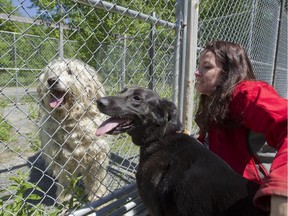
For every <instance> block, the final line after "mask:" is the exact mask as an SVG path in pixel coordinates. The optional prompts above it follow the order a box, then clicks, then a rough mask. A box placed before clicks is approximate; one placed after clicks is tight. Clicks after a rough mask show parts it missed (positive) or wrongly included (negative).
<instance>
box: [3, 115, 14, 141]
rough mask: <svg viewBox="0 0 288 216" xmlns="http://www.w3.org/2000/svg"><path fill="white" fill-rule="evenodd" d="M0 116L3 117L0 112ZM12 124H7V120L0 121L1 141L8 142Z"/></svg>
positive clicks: (10, 137)
mask: <svg viewBox="0 0 288 216" xmlns="http://www.w3.org/2000/svg"><path fill="white" fill-rule="evenodd" d="M0 118H1V119H3V117H2V115H1V114H0ZM12 137H13V136H12V126H11V125H10V124H9V122H8V121H3V120H2V122H1V123H0V141H2V142H9V141H11V140H12V139H13V138H12Z"/></svg>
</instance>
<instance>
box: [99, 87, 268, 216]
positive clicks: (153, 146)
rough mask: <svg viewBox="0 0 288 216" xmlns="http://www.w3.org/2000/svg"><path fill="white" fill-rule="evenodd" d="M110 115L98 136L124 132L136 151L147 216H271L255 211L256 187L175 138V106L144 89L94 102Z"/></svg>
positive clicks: (197, 146)
mask: <svg viewBox="0 0 288 216" xmlns="http://www.w3.org/2000/svg"><path fill="white" fill-rule="evenodd" d="M97 104H98V108H99V110H100V111H101V112H102V113H105V114H107V115H109V116H112V117H111V118H110V119H108V120H106V121H105V122H103V123H102V125H101V126H100V127H99V128H98V130H97V132H96V135H97V136H100V135H102V134H106V133H107V134H117V133H124V132H127V133H128V134H129V135H130V136H131V137H132V140H133V143H134V144H135V145H138V146H140V161H139V167H138V171H137V174H136V179H137V186H138V190H139V194H140V197H141V199H142V201H143V203H144V205H145V206H146V208H147V209H148V211H149V213H150V215H151V216H156V215H157V216H158V215H162V216H169V215H171V216H177V215H187V216H188V215H189V216H190V215H194V216H208V215H209V216H211V215H213V216H214V215H215V216H224V215H225V216H236V215H243V216H248V215H255V216H256V215H257V216H260V215H269V214H268V213H265V212H262V211H261V210H259V209H257V208H256V207H254V206H253V203H252V200H253V197H254V195H255V193H256V191H257V189H258V185H257V184H255V183H253V182H250V181H248V180H246V179H245V178H243V177H242V176H240V175H238V174H237V173H236V172H234V171H233V170H232V169H231V168H230V167H229V166H228V165H227V164H226V163H225V162H223V161H222V160H221V159H220V158H218V157H217V156H216V155H214V154H213V153H212V152H210V151H209V150H207V149H206V148H205V147H204V146H203V145H202V144H201V143H199V142H198V141H197V140H196V139H194V138H192V137H191V136H188V135H185V134H183V133H179V131H180V130H181V124H180V123H179V120H178V118H177V109H176V106H175V105H174V104H173V103H172V102H170V101H168V100H166V99H161V98H160V97H159V96H158V95H157V94H156V93H155V92H153V91H151V90H149V89H145V88H130V89H126V90H124V91H123V92H122V93H121V94H120V95H118V96H110V97H103V98H100V99H99V100H98V101H97Z"/></svg>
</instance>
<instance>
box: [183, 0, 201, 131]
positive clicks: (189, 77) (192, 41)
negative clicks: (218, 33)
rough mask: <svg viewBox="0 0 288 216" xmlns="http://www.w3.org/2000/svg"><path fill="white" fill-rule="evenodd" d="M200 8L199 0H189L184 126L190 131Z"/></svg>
mask: <svg viewBox="0 0 288 216" xmlns="http://www.w3.org/2000/svg"><path fill="white" fill-rule="evenodd" d="M198 8H199V1H198V0H189V1H188V8H187V11H188V13H187V37H186V38H187V44H186V47H187V48H186V58H185V87H184V104H183V110H184V111H183V126H184V128H185V129H187V130H189V131H191V130H192V121H193V106H194V71H195V70H196V59H197V32H198Z"/></svg>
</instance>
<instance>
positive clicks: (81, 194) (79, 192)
mask: <svg viewBox="0 0 288 216" xmlns="http://www.w3.org/2000/svg"><path fill="white" fill-rule="evenodd" d="M82 178H83V176H79V177H71V178H70V177H68V176H67V179H68V181H69V185H68V187H66V188H64V193H66V194H67V193H68V194H73V196H72V198H71V199H70V200H68V201H65V202H64V203H63V205H64V206H65V208H68V209H77V208H79V207H81V206H82V205H83V204H85V203H88V199H87V197H86V196H85V190H84V188H83V187H81V186H80V185H79V182H80V181H81V179H82Z"/></svg>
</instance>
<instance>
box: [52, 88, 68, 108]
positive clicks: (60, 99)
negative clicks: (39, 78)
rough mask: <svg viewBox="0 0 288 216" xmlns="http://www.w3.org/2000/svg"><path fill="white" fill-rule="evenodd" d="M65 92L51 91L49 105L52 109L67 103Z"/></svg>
mask: <svg viewBox="0 0 288 216" xmlns="http://www.w3.org/2000/svg"><path fill="white" fill-rule="evenodd" d="M65 94H66V92H65V91H56V90H51V93H50V101H49V105H50V107H52V108H57V107H59V106H61V105H62V104H64V103H65Z"/></svg>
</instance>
